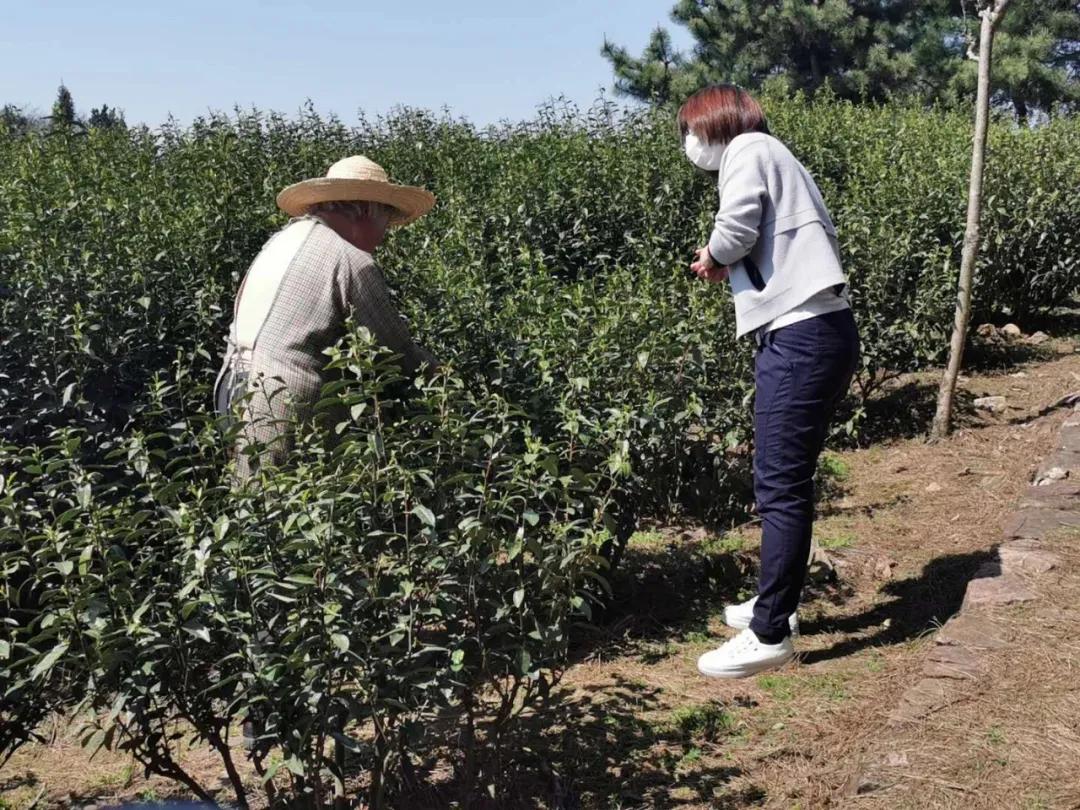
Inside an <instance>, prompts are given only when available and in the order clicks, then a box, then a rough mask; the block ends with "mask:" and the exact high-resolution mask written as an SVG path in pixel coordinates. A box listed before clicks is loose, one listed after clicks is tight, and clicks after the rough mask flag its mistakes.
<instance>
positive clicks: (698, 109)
mask: <svg viewBox="0 0 1080 810" xmlns="http://www.w3.org/2000/svg"><path fill="white" fill-rule="evenodd" d="M678 122H679V134H680V135H681V136H682V137H683V138H685V137H686V134H687V133H688V132H693V133H694V134H695V135H697V136H698V138H700V139H701V140H703V141H705V142H706V143H729V142H730V141H732V140H734V139H735V138H736V137H738V136H739V135H742V134H743V133H744V132H764V133H765V134H768V133H769V125H768V123H767V122H766V121H765V112H764V110H762V109H761V105H760V104H758V102H757V99H755V98H754V97H753V96H752V95H750V94H749V93H747V92H746V91H745V90H743V89H742V88H741V87H736V86H735V85H733V84H714V85H712V86H711V87H706V88H704V89H702V90H698V91H697V92H696V93H694V95H692V96H690V98H688V99H687V100H686V103H685V104H683V105H682V107H680V108H679V115H678Z"/></svg>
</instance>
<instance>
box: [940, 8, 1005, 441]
mask: <svg viewBox="0 0 1080 810" xmlns="http://www.w3.org/2000/svg"><path fill="white" fill-rule="evenodd" d="M1011 2H1012V0H993V5H991V6H989V7H988V8H985V9H983V11H982V15H981V16H982V27H981V30H980V35H979V85H978V94H977V97H976V101H975V138H974V142H973V145H972V155H971V178H970V181H969V185H968V211H967V227H966V229H965V232H964V249H963V254H962V256H961V259H960V279H959V282H958V291H957V297H956V317H955V322H954V324H953V333H952V340H951V343H950V346H949V363H948V366H947V367H946V369H945V374H944V375H943V376H942V378H941V387H940V389H939V390H938V402H937V412H936V413H935V414H934V422H933V425H932V426H931V429H930V438H931V440H933V441H937V440H940V439H943V438H945V436H947V435H948V434H949V430H950V428H951V426H952V414H953V397H954V395H955V393H956V381H957V378H958V377H959V376H960V368H961V365H962V364H963V360H964V346H965V344H966V342H967V330H968V322H969V321H970V320H971V290H972V286H973V285H974V279H975V262H976V260H977V259H978V255H979V237H980V219H981V217H982V204H983V181H984V179H985V164H986V136H987V130H988V129H989V125H990V66H991V59H992V57H993V47H994V34H995V32H996V31H997V27H998V25H999V24H1000V23H1001V19H1002V17H1003V15H1004V14H1005V11H1006V10H1007V9H1008V7H1009V5H1010V3H1011Z"/></svg>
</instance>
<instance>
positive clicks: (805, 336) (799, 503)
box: [750, 309, 859, 643]
mask: <svg viewBox="0 0 1080 810" xmlns="http://www.w3.org/2000/svg"><path fill="white" fill-rule="evenodd" d="M858 358H859V335H858V332H857V331H856V328H855V319H854V317H853V316H852V314H851V310H846V309H845V310H841V311H840V312H833V313H830V314H828V315H819V316H818V317H816V318H810V319H809V320H805V321H800V322H799V323H795V324H792V325H791V326H785V327H782V328H780V329H777V330H775V331H773V332H769V333H767V334H766V335H764V336H763V338H762V340H761V344H760V345H759V346H758V350H757V357H756V358H755V370H754V378H755V383H756V391H755V393H754V499H755V500H756V501H757V511H758V514H759V515H760V517H761V522H762V535H761V576H760V579H759V582H758V600H757V604H756V605H755V606H754V618H753V620H752V621H751V623H750V629H751V630H753V631H754V633H755V634H757V636H758V637H759V638H760V639H762V641H764V642H766V643H777V642H779V641H781V640H783V638H784V637H785V636H787V635H788V634H789V629H788V617H789V616H790V615H791V614H792V613H794V612H795V608H796V607H797V605H798V604H799V596H800V594H801V592H802V588H803V582H804V581H805V579H806V567H807V562H808V560H807V558H808V556H809V554H810V538H811V532H812V530H813V525H814V471H815V469H816V468H817V460H818V455H820V453H821V447H822V445H823V444H824V442H825V436H826V434H827V432H828V429H829V421H830V420H831V418H832V415H833V411H834V409H835V407H836V404H837V403H838V402H839V401H840V399H841V398H842V397H843V396H844V394H845V393H846V392H847V389H848V386H849V385H850V384H851V377H852V375H853V374H854V372H855V367H856V364H857V363H858Z"/></svg>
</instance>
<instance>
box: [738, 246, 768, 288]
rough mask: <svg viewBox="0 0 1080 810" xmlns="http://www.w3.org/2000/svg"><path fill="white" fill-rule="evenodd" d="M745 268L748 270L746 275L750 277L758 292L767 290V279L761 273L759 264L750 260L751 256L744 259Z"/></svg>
mask: <svg viewBox="0 0 1080 810" xmlns="http://www.w3.org/2000/svg"><path fill="white" fill-rule="evenodd" d="M742 261H743V267H745V268H746V275H748V276H750V283H751V284H753V285H754V287H756V288H757V291H758V292H761V291H762V290H764V289H765V278H764V277H763V276H762V275H761V271H760V270H759V269H758V266H757V263H756V262H755V261H754V260H753V259H751V258H750V256H749V255H747V256H745V257H744V258H743V260H742Z"/></svg>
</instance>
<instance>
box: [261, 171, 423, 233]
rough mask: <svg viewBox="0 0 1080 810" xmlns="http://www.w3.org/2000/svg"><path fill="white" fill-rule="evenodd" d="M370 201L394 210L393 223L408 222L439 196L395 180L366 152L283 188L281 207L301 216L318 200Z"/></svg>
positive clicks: (318, 201)
mask: <svg viewBox="0 0 1080 810" xmlns="http://www.w3.org/2000/svg"><path fill="white" fill-rule="evenodd" d="M350 201H368V202H379V203H383V204H384V205H388V206H390V207H391V208H393V209H394V213H393V214H391V216H390V224H391V225H408V224H409V223H410V222H412V221H414V220H416V219H418V218H419V217H421V216H423V215H424V214H426V213H427V212H428V211H430V210H431V207H432V206H433V205H435V195H434V194H432V193H431V192H430V191H428V190H427V189H423V188H418V187H417V186H399V185H397V184H395V183H391V182H390V179H389V178H388V177H387V175H386V170H385V169H383V167H382V166H380V165H379V164H378V163H376V162H375V161H373V160H369V159H368V158H366V157H364V156H363V155H352V156H350V157H347V158H342V159H341V160H339V161H338V162H337V163H335V164H334V165H333V166H331V167H330V168H329V169H328V170H327V172H326V177H315V178H313V179H311V180H302V181H301V182H299V183H293V184H292V185H291V186H289V187H287V188H284V189H282V190H281V193H280V194H278V196H277V204H278V208H280V209H281V210H282V211H284V212H285V213H287V214H289V215H290V216H294V217H298V216H302V215H303V214H306V213H307V210H308V209H309V208H310V207H311V206H313V205H315V204H316V203H322V202H350Z"/></svg>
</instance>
